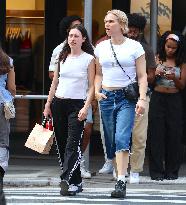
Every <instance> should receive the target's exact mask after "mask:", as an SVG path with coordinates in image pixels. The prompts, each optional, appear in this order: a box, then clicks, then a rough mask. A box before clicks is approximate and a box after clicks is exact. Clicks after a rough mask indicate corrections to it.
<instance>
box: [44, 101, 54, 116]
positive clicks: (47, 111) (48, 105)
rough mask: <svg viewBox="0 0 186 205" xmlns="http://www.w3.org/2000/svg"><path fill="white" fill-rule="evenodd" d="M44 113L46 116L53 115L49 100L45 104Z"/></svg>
mask: <svg viewBox="0 0 186 205" xmlns="http://www.w3.org/2000/svg"><path fill="white" fill-rule="evenodd" d="M43 115H44V116H45V117H48V116H49V117H52V112H51V109H50V103H49V102H46V104H45V109H44V111H43Z"/></svg>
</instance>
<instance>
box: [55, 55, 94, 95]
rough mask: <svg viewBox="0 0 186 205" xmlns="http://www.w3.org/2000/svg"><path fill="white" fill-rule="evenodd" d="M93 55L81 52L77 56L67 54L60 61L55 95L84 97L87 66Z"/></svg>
mask: <svg viewBox="0 0 186 205" xmlns="http://www.w3.org/2000/svg"><path fill="white" fill-rule="evenodd" d="M93 58H94V57H93V56H92V55H90V54H88V53H86V52H83V53H82V54H81V55H79V56H77V57H71V56H68V57H67V59H66V60H65V62H64V63H63V62H60V72H59V83H58V86H57V89H56V93H55V96H56V97H59V98H70V99H86V96H87V90H88V66H89V64H90V62H91V60H92V59H93Z"/></svg>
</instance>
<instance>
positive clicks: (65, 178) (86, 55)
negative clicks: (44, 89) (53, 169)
mask: <svg viewBox="0 0 186 205" xmlns="http://www.w3.org/2000/svg"><path fill="white" fill-rule="evenodd" d="M58 59H59V60H58V65H59V68H58V69H56V70H55V72H54V78H53V80H52V84H51V87H50V91H49V95H48V98H47V102H46V104H45V109H44V112H43V114H44V116H45V117H48V116H52V117H53V122H54V131H55V136H56V141H57V145H58V146H57V148H58V150H59V153H60V162H61V166H62V174H61V183H60V187H61V191H60V194H61V195H62V196H74V195H76V193H78V192H80V191H82V178H81V172H80V160H81V140H82V133H83V129H84V121H85V119H86V117H87V113H88V108H89V106H90V105H91V102H92V100H93V99H94V76H95V60H94V51H93V47H92V45H91V43H90V41H89V37H88V34H87V31H86V29H85V28H84V27H83V26H82V25H74V26H73V27H71V28H70V29H69V33H68V37H67V39H66V42H65V44H64V47H63V49H62V51H61V53H60V55H59V58H58ZM74 91H75V92H74ZM51 111H52V112H51ZM59 142H62V143H59Z"/></svg>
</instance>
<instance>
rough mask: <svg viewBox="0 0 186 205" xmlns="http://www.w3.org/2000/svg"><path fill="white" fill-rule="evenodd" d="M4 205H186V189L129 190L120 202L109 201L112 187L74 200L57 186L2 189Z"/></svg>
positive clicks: (82, 194)
mask: <svg viewBox="0 0 186 205" xmlns="http://www.w3.org/2000/svg"><path fill="white" fill-rule="evenodd" d="M4 191H5V195H6V200H7V205H23V204H24V205H25V204H26V205H31V204H34V205H35V204H36V205H39V204H42V205H43V204H44V205H51V204H55V203H56V204H66V205H68V204H71V205H79V204H84V205H86V204H112V205H113V204H124V202H125V204H128V205H129V204H130V205H133V204H138V205H139V204H147V205H149V204H156V205H157V204H158V205H160V204H186V190H182V189H181V190H173V189H171V190H165V189H164V190H161V189H158V188H155V189H146V188H145V189H143V188H142V189H141V188H140V189H137V188H128V189H127V198H126V199H124V202H123V200H118V199H113V198H110V192H111V191H112V188H84V191H83V192H82V193H79V194H77V195H76V196H75V197H62V196H60V194H59V188H57V187H37V188H34V187H26V188H18V187H15V188H5V189H4Z"/></svg>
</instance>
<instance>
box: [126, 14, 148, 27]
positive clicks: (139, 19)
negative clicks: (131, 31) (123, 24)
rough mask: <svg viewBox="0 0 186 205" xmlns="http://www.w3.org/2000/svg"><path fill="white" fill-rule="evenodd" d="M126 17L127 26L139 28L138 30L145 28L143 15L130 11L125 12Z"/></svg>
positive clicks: (145, 21)
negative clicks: (129, 12)
mask: <svg viewBox="0 0 186 205" xmlns="http://www.w3.org/2000/svg"><path fill="white" fill-rule="evenodd" d="M127 17H128V26H129V27H135V28H139V30H140V31H143V30H144V29H145V26H146V23H147V20H146V18H145V16H142V15H140V14H137V13H132V14H127Z"/></svg>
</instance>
